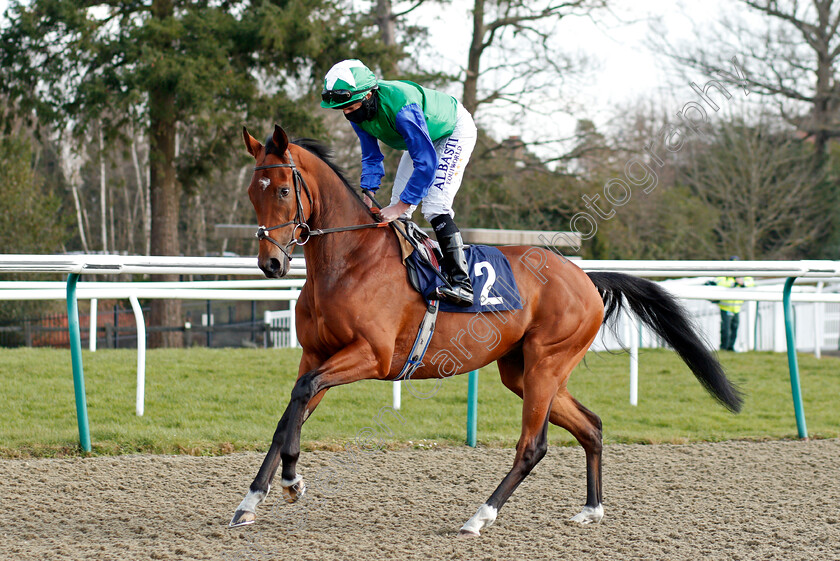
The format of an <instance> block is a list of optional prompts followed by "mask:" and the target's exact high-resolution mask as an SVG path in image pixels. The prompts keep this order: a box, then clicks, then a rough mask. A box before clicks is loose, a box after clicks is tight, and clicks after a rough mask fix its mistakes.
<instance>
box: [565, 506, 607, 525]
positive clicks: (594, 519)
mask: <svg viewBox="0 0 840 561" xmlns="http://www.w3.org/2000/svg"><path fill="white" fill-rule="evenodd" d="M602 518H604V507H603V506H602V505H598V506H596V507H591V506H585V507H583V510H581V511H580V513H579V514H576V515H575V516H573V517H572V518H570V519H569V521H570V522H577V523H578V524H593V523H595V524H597V523H598V522H600V521H601V519H602Z"/></svg>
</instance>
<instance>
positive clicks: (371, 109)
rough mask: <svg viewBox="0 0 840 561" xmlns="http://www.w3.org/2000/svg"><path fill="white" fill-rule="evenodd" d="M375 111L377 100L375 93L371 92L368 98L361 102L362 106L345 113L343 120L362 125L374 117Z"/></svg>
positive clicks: (377, 104)
mask: <svg viewBox="0 0 840 561" xmlns="http://www.w3.org/2000/svg"><path fill="white" fill-rule="evenodd" d="M377 111H379V98H378V97H377V95H376V92H373V95H371V96H370V97H369V98H366V99H363V100H362V105H361V106H360V107H359V108H358V109H356V110H355V111H351V112H350V113H345V114H344V118H345V119H347V120H348V121H351V122H353V123H363V122H365V121H370V120H371V119H373V118H374V117H376V113H377Z"/></svg>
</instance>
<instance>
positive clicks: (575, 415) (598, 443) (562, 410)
mask: <svg viewBox="0 0 840 561" xmlns="http://www.w3.org/2000/svg"><path fill="white" fill-rule="evenodd" d="M549 420H550V421H551V423H552V424H554V425H558V426H561V427H563V428H564V429H566V430H567V431H569V432H570V433H572V436H574V437H575V438H576V439H577V441H578V442H580V445H581V446H582V447H583V450H584V452H585V453H586V506H584V507H583V510H582V511H581V512H580V513H579V514H577V515H575V516H574V517H573V518H572V519H571V520H572V522H578V523H580V524H589V523H592V522H600V521H601V519H602V518H603V517H604V507H603V506H602V505H601V499H602V494H601V448H602V440H601V419H600V418H599V417H598V415H596V414H595V413H593V412H592V411H590V410H589V409H587V408H586V407H584V406H583V405H581V404H580V402H579V401H578V400H576V399H575V398H573V397H572V396H571V395H570V394H569V392H568V390H567V389H566V388H565V387H564V388H562V389H561V390H560V391H559V392H557V395H556V396H555V398H554V402H553V403H552V404H551V415H550V416H549Z"/></svg>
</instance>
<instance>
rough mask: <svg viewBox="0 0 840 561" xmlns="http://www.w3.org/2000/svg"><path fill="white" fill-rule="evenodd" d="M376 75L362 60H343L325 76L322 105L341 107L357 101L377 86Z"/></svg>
mask: <svg viewBox="0 0 840 561" xmlns="http://www.w3.org/2000/svg"><path fill="white" fill-rule="evenodd" d="M377 87H378V86H377V84H376V76H375V75H374V74H373V72H371V70H370V68H368V67H367V66H365V65H364V64H363V63H362V61H360V60H356V59H350V60H342V61H341V62H339V63H338V64H336V65H334V66H333V67H332V68H330V71H329V72H327V75H326V77H324V91H322V92H321V107H325V108H327V109H341V108H342V107H344V106H346V105H349V104H351V103H355V102H357V101H359V100H361V99H362V98H364V97H365V95H367V93H368V92H369V91H370V90H375V89H376V88H377Z"/></svg>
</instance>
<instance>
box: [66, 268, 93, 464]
mask: <svg viewBox="0 0 840 561" xmlns="http://www.w3.org/2000/svg"><path fill="white" fill-rule="evenodd" d="M78 280H79V275H78V273H70V275H69V276H68V277H67V327H68V330H69V332H70V358H71V360H72V363H73V390H74V391H75V393H76V421H77V422H78V424H79V444H80V445H81V447H82V450H84V451H85V452H90V426H89V425H88V413H87V398H86V397H85V373H84V371H83V370H82V336H81V334H80V332H79V304H78V300H77V299H76V281H78Z"/></svg>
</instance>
